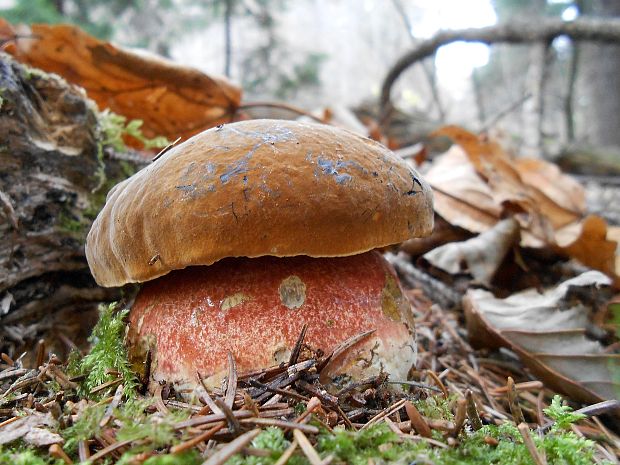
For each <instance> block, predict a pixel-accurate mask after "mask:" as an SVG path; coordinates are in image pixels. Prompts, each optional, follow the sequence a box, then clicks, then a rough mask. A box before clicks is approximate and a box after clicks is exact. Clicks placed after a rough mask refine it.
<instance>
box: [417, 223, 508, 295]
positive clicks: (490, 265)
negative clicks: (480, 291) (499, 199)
mask: <svg viewBox="0 0 620 465" xmlns="http://www.w3.org/2000/svg"><path fill="white" fill-rule="evenodd" d="M518 241H519V223H518V222H517V221H516V220H515V219H513V218H508V219H505V220H502V221H500V222H499V223H497V224H496V225H495V226H493V227H492V228H491V229H490V230H488V231H486V232H483V233H482V234H480V235H478V236H476V237H473V238H471V239H468V240H466V241H463V242H450V243H448V244H445V245H442V246H440V247H437V248H436V249H433V250H431V251H430V252H428V253H426V254H425V255H424V258H425V259H426V261H428V262H429V263H430V264H431V265H433V266H435V267H437V268H440V269H442V270H444V271H446V272H448V273H451V274H459V273H469V274H471V275H472V276H473V277H474V279H475V280H476V281H477V282H478V283H480V284H483V285H485V286H487V287H490V286H491V280H492V279H493V277H494V276H495V273H496V272H497V270H498V268H499V267H500V265H501V264H502V262H503V261H504V258H505V257H506V255H507V254H508V252H509V251H510V250H511V249H512V247H513V246H515V245H516V244H518Z"/></svg>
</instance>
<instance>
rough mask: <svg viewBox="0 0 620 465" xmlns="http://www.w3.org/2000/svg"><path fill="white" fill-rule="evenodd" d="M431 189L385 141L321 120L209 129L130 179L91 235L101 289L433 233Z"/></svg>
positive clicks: (91, 259)
mask: <svg viewBox="0 0 620 465" xmlns="http://www.w3.org/2000/svg"><path fill="white" fill-rule="evenodd" d="M432 227H433V204H432V194H431V189H430V187H429V186H428V185H427V184H426V183H425V182H424V181H423V180H422V178H421V177H420V176H419V174H418V173H417V172H416V171H415V170H414V169H413V168H411V167H410V166H408V165H407V164H406V163H405V162H404V161H403V160H402V159H401V158H399V157H398V156H397V155H395V154H394V153H392V152H391V151H390V150H388V149H387V148H385V147H384V146H382V145H381V144H379V143H377V142H374V141H372V140H370V139H366V138H364V137H360V136H358V135H356V134H354V133H352V132H349V131H346V130H343V129H338V128H335V127H332V126H327V125H320V124H308V123H298V122H293V121H283V120H250V121H242V122H238V123H232V124H227V125H224V126H221V127H217V128H212V129H209V130H207V131H205V132H202V133H200V134H198V135H196V136H194V137H192V138H191V139H189V140H187V141H186V142H184V143H183V144H181V145H179V146H176V147H174V148H172V149H171V150H170V151H169V152H167V153H166V154H164V155H163V156H162V157H161V158H160V159H158V160H157V161H155V162H154V163H152V164H150V165H149V166H147V167H146V168H144V169H142V170H141V171H139V172H138V173H136V174H135V175H133V176H132V177H130V178H129V179H126V180H125V181H123V182H121V183H119V184H118V185H116V186H115V187H114V188H112V190H111V191H110V192H109V193H108V197H107V200H106V204H105V206H104V207H103V209H102V210H101V212H100V213H99V215H98V216H97V218H96V219H95V222H94V223H93V226H92V228H91V230H90V232H89V234H88V237H87V239H86V257H87V259H88V263H89V265H90V269H91V271H92V273H93V276H94V277H95V280H96V281H97V283H98V284H100V285H102V286H120V285H123V284H126V283H130V282H143V281H148V280H151V279H155V278H157V277H159V276H162V275H165V274H166V273H169V272H170V271H172V270H176V269H181V268H185V267H187V266H190V265H210V264H212V263H214V262H216V261H218V260H220V259H222V258H226V257H260V256H264V255H272V256H276V257H289V256H296V255H307V256H310V257H337V256H347V255H354V254H359V253H362V252H365V251H368V250H371V249H374V248H377V247H383V246H387V245H390V244H395V243H398V242H402V241H404V240H406V239H410V238H412V237H419V236H423V235H427V234H430V232H431V230H432Z"/></svg>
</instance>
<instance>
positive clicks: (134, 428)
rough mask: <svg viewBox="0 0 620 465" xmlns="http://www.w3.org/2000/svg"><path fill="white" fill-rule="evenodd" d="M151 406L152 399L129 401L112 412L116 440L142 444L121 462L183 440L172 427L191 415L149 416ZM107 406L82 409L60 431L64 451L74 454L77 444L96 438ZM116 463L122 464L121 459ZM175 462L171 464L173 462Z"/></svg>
mask: <svg viewBox="0 0 620 465" xmlns="http://www.w3.org/2000/svg"><path fill="white" fill-rule="evenodd" d="M152 404H153V400H152V399H129V400H128V401H127V402H125V403H123V404H121V405H120V406H119V407H117V408H115V409H114V411H113V417H114V420H115V422H117V423H120V425H121V426H120V427H119V428H118V430H117V432H116V438H117V439H118V440H119V441H141V440H146V441H143V443H142V444H140V445H137V446H134V447H132V448H131V449H130V450H129V451H127V453H126V454H125V456H124V457H125V458H124V461H129V459H130V458H131V457H132V456H134V455H136V454H139V453H141V452H149V451H155V450H157V449H161V448H165V447H168V446H172V445H175V444H178V443H180V442H181V441H182V440H184V439H185V437H184V436H183V435H182V434H181V435H180V434H178V433H177V432H176V430H175V428H174V425H175V424H176V423H178V422H179V421H183V420H187V419H188V418H189V415H190V412H189V410H188V411H172V412H171V413H170V414H168V415H166V416H162V415H161V414H149V413H147V410H148V408H149V407H150V406H151V405H152ZM106 408H107V405H97V404H96V405H92V406H90V407H87V408H86V409H84V411H83V412H82V413H81V414H80V416H79V417H78V419H77V421H76V422H75V423H74V424H73V425H72V426H71V427H69V428H67V429H65V430H64V431H63V432H62V436H63V438H64V440H65V450H66V451H67V452H68V453H70V454H75V452H76V451H77V445H78V443H79V441H87V440H89V439H92V438H93V437H95V436H97V435H98V434H99V433H100V432H101V430H102V429H103V428H102V427H101V426H100V425H101V420H102V418H103V417H104V415H105V413H106ZM119 463H123V460H121V461H120V462H119ZM173 463H174V462H173Z"/></svg>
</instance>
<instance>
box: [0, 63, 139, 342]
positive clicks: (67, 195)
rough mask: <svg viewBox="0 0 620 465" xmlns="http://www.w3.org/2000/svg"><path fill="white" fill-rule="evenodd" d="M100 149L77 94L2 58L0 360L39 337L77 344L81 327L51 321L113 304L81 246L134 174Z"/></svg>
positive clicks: (91, 116)
mask: <svg viewBox="0 0 620 465" xmlns="http://www.w3.org/2000/svg"><path fill="white" fill-rule="evenodd" d="M100 140H101V134H100V133H99V128H98V120H97V113H96V107H95V106H94V105H93V103H92V102H90V101H89V100H88V99H87V98H86V97H85V95H84V93H83V91H81V89H79V88H77V87H75V86H72V85H69V84H67V83H66V82H65V81H64V80H62V79H60V78H58V77H57V76H54V75H48V74H45V73H42V72H40V71H38V70H34V69H32V68H29V67H26V66H24V65H21V64H19V63H17V62H16V61H14V60H13V59H12V58H10V57H9V56H8V55H6V54H0V141H2V143H1V144H0V238H1V239H0V301H1V302H2V305H1V306H0V341H1V342H0V350H2V351H5V352H7V353H8V354H14V353H16V351H17V350H18V349H19V347H20V346H22V345H24V344H27V343H29V342H31V341H32V340H37V339H38V338H39V337H40V335H41V333H42V332H47V331H50V330H54V329H56V330H57V332H59V333H64V334H75V333H76V332H77V331H73V332H67V331H66V329H67V326H68V325H73V326H75V328H74V329H76V330H77V329H78V328H79V327H80V325H81V324H83V323H84V320H83V319H82V321H81V319H80V317H77V318H73V317H72V318H63V320H64V321H63V322H61V321H60V320H59V319H58V318H57V317H58V316H59V315H62V316H64V317H66V316H67V313H66V312H67V311H71V312H76V313H80V315H82V316H83V317H84V318H92V310H93V309H94V307H95V302H100V301H109V300H113V299H118V298H119V296H120V294H119V292H118V290H105V289H101V288H97V287H96V286H95V283H94V281H93V279H92V278H91V276H90V272H89V271H88V267H87V264H86V260H85V258H84V239H85V237H86V233H87V231H88V229H89V227H90V223H91V221H92V219H93V216H94V215H96V213H97V211H98V208H99V207H100V206H101V204H102V203H103V201H104V200H105V194H106V189H107V188H108V187H109V186H110V185H111V184H112V183H114V182H116V181H118V180H119V179H120V178H122V177H125V176H126V171H127V170H128V169H129V170H135V169H136V168H137V166H139V165H138V164H137V163H136V161H130V160H120V159H117V158H111V157H109V156H108V155H109V154H106V151H105V150H104V148H103V147H102V146H101V142H100ZM124 170H125V171H124ZM89 315H90V316H89ZM71 320H73V321H71ZM61 325H64V329H62V328H61ZM88 326H89V327H90V325H88ZM86 332H87V331H84V334H83V335H84V336H86ZM48 343H50V344H51V347H48V348H49V349H50V350H61V352H63V350H62V349H66V346H65V344H64V343H63V344H61V345H60V347H57V346H56V347H55V344H54V342H53V338H50V339H48Z"/></svg>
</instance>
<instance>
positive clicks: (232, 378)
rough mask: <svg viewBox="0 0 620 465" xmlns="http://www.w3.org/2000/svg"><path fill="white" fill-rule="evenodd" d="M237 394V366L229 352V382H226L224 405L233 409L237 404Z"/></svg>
mask: <svg viewBox="0 0 620 465" xmlns="http://www.w3.org/2000/svg"><path fill="white" fill-rule="evenodd" d="M236 393H237V364H236V363H235V358H234V357H233V354H232V352H230V351H228V381H227V382H226V396H225V397H224V403H225V404H226V406H227V407H228V408H229V409H231V408H232V407H233V404H234V403H235V394H236Z"/></svg>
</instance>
